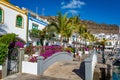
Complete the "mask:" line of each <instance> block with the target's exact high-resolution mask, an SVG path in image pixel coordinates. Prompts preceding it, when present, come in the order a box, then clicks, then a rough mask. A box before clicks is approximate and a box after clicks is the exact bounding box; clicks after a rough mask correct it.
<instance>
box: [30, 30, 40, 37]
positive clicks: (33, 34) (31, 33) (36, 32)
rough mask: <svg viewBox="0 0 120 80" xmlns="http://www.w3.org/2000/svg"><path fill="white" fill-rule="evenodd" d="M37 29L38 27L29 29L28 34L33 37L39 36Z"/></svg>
mask: <svg viewBox="0 0 120 80" xmlns="http://www.w3.org/2000/svg"><path fill="white" fill-rule="evenodd" d="M39 32H40V31H39V30H38V29H32V30H31V31H30V36H33V37H39V36H40V35H39Z"/></svg>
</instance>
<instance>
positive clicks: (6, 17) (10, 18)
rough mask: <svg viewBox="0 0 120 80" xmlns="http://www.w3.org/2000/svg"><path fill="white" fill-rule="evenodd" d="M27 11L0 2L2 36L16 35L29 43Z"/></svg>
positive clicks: (0, 32)
mask: <svg viewBox="0 0 120 80" xmlns="http://www.w3.org/2000/svg"><path fill="white" fill-rule="evenodd" d="M27 17H28V16H27V11H26V10H25V9H20V8H19V7H17V6H14V5H12V4H10V3H8V2H5V1H4V0H0V34H1V35H4V34H7V33H15V34H17V35H18V37H19V38H20V39H21V40H23V41H24V42H27V41H28V40H27V23H28V20H27Z"/></svg>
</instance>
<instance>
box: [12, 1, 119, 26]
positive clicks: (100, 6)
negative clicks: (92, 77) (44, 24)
mask: <svg viewBox="0 0 120 80" xmlns="http://www.w3.org/2000/svg"><path fill="white" fill-rule="evenodd" d="M10 2H11V3H12V4H14V5H16V6H19V7H25V8H28V9H30V10H32V11H34V12H37V13H38V14H39V15H44V16H56V15H57V12H62V13H63V14H65V13H68V16H72V15H80V18H81V19H82V20H91V21H94V22H96V23H106V24H117V25H120V5H119V4H120V0H10Z"/></svg>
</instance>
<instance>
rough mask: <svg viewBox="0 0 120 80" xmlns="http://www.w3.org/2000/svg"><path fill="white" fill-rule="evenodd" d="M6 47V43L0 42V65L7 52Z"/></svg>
mask: <svg viewBox="0 0 120 80" xmlns="http://www.w3.org/2000/svg"><path fill="white" fill-rule="evenodd" d="M7 47H8V46H7V45H6V44H3V43H0V65H1V64H3V63H4V61H5V59H6V56H7V52H8V49H7Z"/></svg>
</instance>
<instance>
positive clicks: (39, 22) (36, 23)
mask: <svg viewBox="0 0 120 80" xmlns="http://www.w3.org/2000/svg"><path fill="white" fill-rule="evenodd" d="M48 24H49V22H48V21H47V20H43V19H41V18H40V17H39V15H38V14H36V13H34V12H32V11H30V10H28V42H32V43H33V45H34V46H35V45H39V44H40V39H39V38H37V37H32V36H30V32H31V31H32V29H36V30H42V29H44V28H45V27H46V26H47V25H48Z"/></svg>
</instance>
